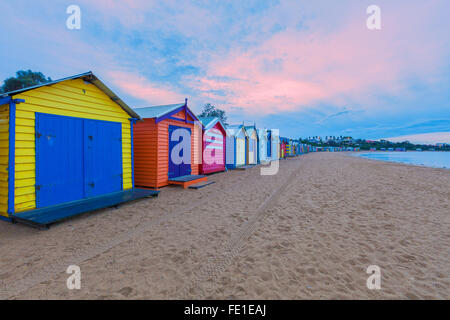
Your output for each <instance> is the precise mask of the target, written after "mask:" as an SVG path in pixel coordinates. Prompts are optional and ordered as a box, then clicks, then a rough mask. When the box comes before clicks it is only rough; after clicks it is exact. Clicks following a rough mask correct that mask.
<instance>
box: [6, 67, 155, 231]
mask: <svg viewBox="0 0 450 320" xmlns="http://www.w3.org/2000/svg"><path fill="white" fill-rule="evenodd" d="M138 118H139V116H138V115H137V114H136V113H135V112H134V111H133V110H132V109H131V108H130V107H128V106H127V105H126V104H125V102H123V101H122V100H121V99H120V98H119V97H117V96H116V95H115V94H114V93H113V92H112V91H111V90H110V89H108V87H106V85H105V84H104V83H103V82H102V81H100V80H99V79H98V78H97V77H96V76H95V75H94V74H93V73H92V72H87V73H83V74H79V75H75V76H72V77H67V78H64V79H60V80H56V81H52V82H48V83H45V84H42V85H36V86H33V87H29V88H24V89H20V90H16V91H12V92H9V93H5V94H3V95H0V119H1V121H0V140H1V142H2V143H1V145H0V179H1V181H2V182H1V186H0V216H1V217H2V218H3V219H7V220H12V221H20V222H25V223H29V224H32V225H36V226H47V225H48V224H50V223H52V222H55V221H57V220H61V219H64V218H67V217H70V216H73V215H76V214H79V213H82V212H86V211H91V210H95V209H99V208H103V207H108V206H113V205H117V204H119V203H121V202H124V201H128V200H133V199H137V198H140V197H146V196H148V195H156V194H157V192H154V191H150V190H141V189H135V188H134V181H133V162H132V157H133V141H132V138H131V137H132V135H133V131H132V123H133V122H134V121H136V120H137V119H138Z"/></svg>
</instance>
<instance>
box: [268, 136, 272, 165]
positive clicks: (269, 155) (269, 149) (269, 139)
mask: <svg viewBox="0 0 450 320" xmlns="http://www.w3.org/2000/svg"><path fill="white" fill-rule="evenodd" d="M271 142H272V131H268V132H267V157H268V158H270V157H271V156H272V146H271V144H270V143H271Z"/></svg>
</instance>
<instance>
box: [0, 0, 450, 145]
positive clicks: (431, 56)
mask: <svg viewBox="0 0 450 320" xmlns="http://www.w3.org/2000/svg"><path fill="white" fill-rule="evenodd" d="M70 5H78V6H79V7H80V9H81V29H79V30H78V29H74V30H70V29H68V28H67V26H66V20H67V19H68V17H69V14H67V13H66V10H67V7H68V6H70ZM369 5H377V6H379V8H380V9H381V29H380V30H369V29H368V28H367V25H366V21H367V19H368V18H369V14H367V12H366V10H367V7H368V6H369ZM449 12H450V2H449V1H448V0H428V1H424V0H395V1H393V0H370V1H366V0H342V1H331V0H328V1H325V0H315V1H309V0H289V1H283V0H278V1H272V0H267V1H263V0H247V1H223V0H222V1H216V0H191V1H172V0H165V1H150V0H129V1H123V0H122V1H115V0H96V1H87V0H79V1H75V0H71V1H66V0H34V1H28V0H14V1H5V0H4V1H1V2H0V15H1V19H0V30H2V40H3V41H2V43H1V50H0V61H1V68H0V80H3V79H6V78H7V77H10V76H13V75H14V74H15V72H16V71H17V70H22V69H31V70H33V71H41V72H43V73H44V74H45V75H46V76H50V77H51V78H52V79H58V78H63V77H67V76H71V75H75V74H79V73H83V72H86V71H93V72H94V73H95V74H96V75H97V76H98V77H99V78H100V79H102V81H103V82H105V83H106V84H107V85H108V86H109V87H110V88H111V89H112V90H113V91H114V92H115V93H116V94H117V95H119V96H120V97H121V98H122V99H123V100H124V101H125V102H126V103H127V104H128V105H130V106H131V107H133V108H139V107H146V106H152V105H161V104H172V103H178V102H183V101H184V98H188V99H189V102H188V104H189V106H190V107H191V108H192V109H193V110H194V112H199V111H200V110H201V107H202V106H203V105H204V104H206V103H211V104H213V105H215V106H217V107H219V108H222V109H224V110H226V112H227V115H228V122H229V123H230V124H233V123H234V124H237V123H242V122H243V121H244V122H245V123H246V124H253V123H256V125H257V126H258V127H260V128H277V129H280V133H281V135H282V136H286V137H291V138H299V137H308V136H326V135H328V136H329V135H335V136H339V135H346V136H347V135H350V136H353V137H354V138H367V139H380V138H387V137H389V138H397V137H400V136H408V137H410V138H411V139H419V140H420V142H424V141H425V140H423V139H426V142H429V143H435V142H447V143H450V136H449V134H448V133H449V132H450V37H449V35H448V30H450V19H448V13H449ZM419 140H417V141H419ZM411 141H413V142H414V141H415V140H411Z"/></svg>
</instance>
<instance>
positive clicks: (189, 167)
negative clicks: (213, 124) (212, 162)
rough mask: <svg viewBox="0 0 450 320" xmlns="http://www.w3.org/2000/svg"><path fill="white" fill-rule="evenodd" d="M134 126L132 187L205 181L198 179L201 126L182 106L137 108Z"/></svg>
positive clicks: (202, 177) (199, 177)
mask: <svg viewBox="0 0 450 320" xmlns="http://www.w3.org/2000/svg"><path fill="white" fill-rule="evenodd" d="M134 111H135V112H136V113H137V114H138V115H139V116H140V117H141V118H142V121H138V122H136V124H135V125H134V170H135V171H134V172H135V184H136V185H139V186H141V187H148V188H160V187H164V186H167V185H169V184H176V185H182V186H183V187H184V188H187V187H188V186H189V185H191V184H195V183H198V182H201V181H206V180H207V178H206V176H202V175H199V164H200V159H201V150H202V145H201V142H202V125H201V122H200V121H199V119H198V118H197V117H196V116H195V115H194V113H193V112H192V111H191V110H190V109H189V108H188V106H187V99H186V101H185V102H184V103H179V104H171V105H163V106H154V107H148V108H136V109H134Z"/></svg>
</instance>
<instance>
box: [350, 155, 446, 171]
mask: <svg viewBox="0 0 450 320" xmlns="http://www.w3.org/2000/svg"><path fill="white" fill-rule="evenodd" d="M388 152H396V151H360V152H358V153H357V152H352V153H351V154H350V155H351V156H353V157H356V158H359V159H365V160H373V161H379V162H388V163H393V164H403V165H407V166H414V167H419V168H430V169H443V170H450V167H439V166H431V165H425V164H414V163H407V162H402V161H393V160H384V159H376V158H369V157H364V156H363V155H364V154H386V153H388ZM397 152H398V153H399V154H401V153H411V152H417V153H419V152H420V153H426V152H429V153H436V152H447V151H406V152H400V151H397Z"/></svg>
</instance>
